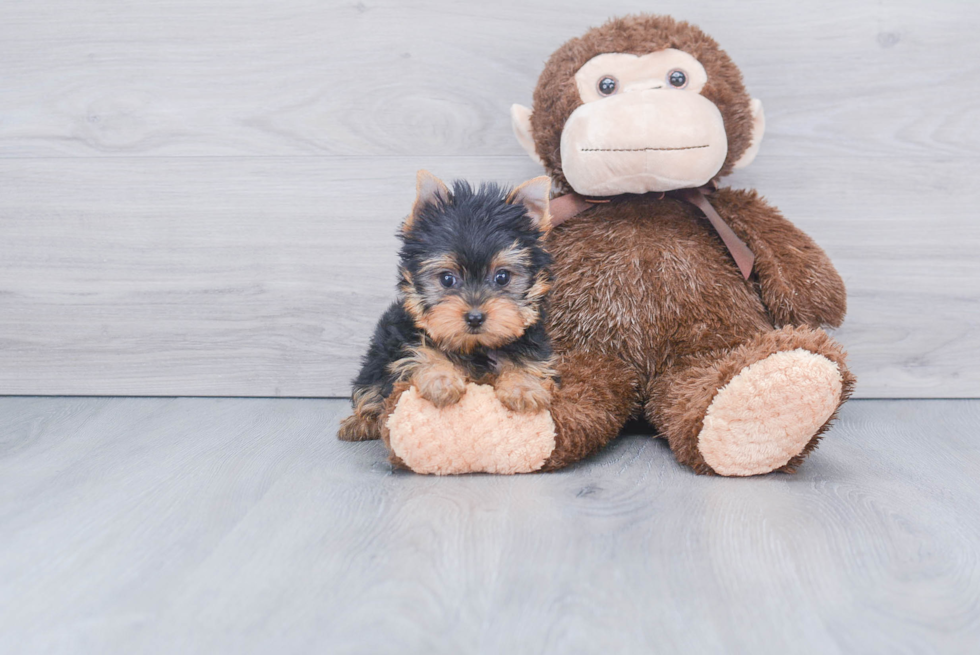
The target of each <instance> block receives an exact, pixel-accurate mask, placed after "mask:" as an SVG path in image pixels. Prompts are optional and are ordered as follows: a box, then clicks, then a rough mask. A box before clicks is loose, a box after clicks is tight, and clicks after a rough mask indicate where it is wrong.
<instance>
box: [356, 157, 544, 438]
mask: <svg viewBox="0 0 980 655" xmlns="http://www.w3.org/2000/svg"><path fill="white" fill-rule="evenodd" d="M549 191H550V181H549V180H548V178H546V177H542V178H536V179H535V180H531V181H529V182H527V183H525V184H523V185H521V186H519V187H517V188H516V189H514V190H513V191H509V192H508V191H505V190H503V189H501V188H500V187H498V186H496V185H493V184H485V185H482V186H480V187H479V188H477V189H474V188H472V187H471V186H470V185H468V184H467V183H465V182H461V181H457V182H456V183H454V185H453V189H452V191H450V190H449V189H448V188H447V187H446V186H445V185H444V184H443V183H442V182H441V181H439V180H438V179H436V178H435V177H433V176H432V175H431V174H429V173H426V172H425V171H422V172H420V173H419V180H418V197H417V199H416V202H415V205H414V207H413V208H412V212H411V214H410V215H409V217H408V218H407V219H406V221H405V223H404V225H403V226H402V229H401V231H400V234H399V236H400V238H401V240H402V248H401V253H400V264H399V275H400V280H399V283H398V299H397V300H396V301H395V302H394V303H393V304H392V305H391V306H390V307H389V308H388V310H387V311H386V312H385V313H384V315H383V316H382V317H381V320H380V321H379V322H378V325H377V328H376V329H375V332H374V336H373V338H372V340H371V344H370V347H369V348H368V352H367V354H366V355H365V356H364V359H363V364H362V367H361V371H360V373H359V374H358V376H357V378H356V379H355V380H354V389H353V395H352V404H353V408H354V412H353V414H352V415H351V416H350V417H348V418H347V419H346V420H345V421H344V422H343V424H342V425H341V428H340V433H339V435H338V436H339V438H340V439H343V440H346V441H361V440H365V439H377V438H380V437H381V436H382V435H381V433H382V425H381V421H382V417H383V416H384V415H385V400H386V399H387V398H388V397H389V396H390V395H391V394H392V391H393V389H395V388H396V386H398V387H399V388H402V387H404V386H405V385H406V384H411V385H414V386H415V387H416V388H417V389H418V391H419V393H420V394H421V395H422V397H423V398H425V399H427V400H429V401H430V402H432V403H433V404H435V405H436V406H438V407H445V406H448V405H451V404H453V403H455V402H457V401H458V400H459V399H460V398H461V397H462V395H463V394H464V393H465V391H466V384H467V383H468V382H475V383H478V384H491V385H493V386H494V388H495V390H496V393H497V396H498V398H499V399H500V401H501V402H502V403H503V404H504V405H505V406H506V407H508V408H509V409H511V410H513V411H517V412H526V411H538V410H541V409H544V408H547V407H548V406H549V405H550V401H551V392H552V389H553V387H554V384H555V378H556V375H555V372H554V370H553V368H552V364H551V359H552V352H551V343H550V341H549V339H548V336H547V333H546V332H545V329H544V320H545V298H546V296H547V293H548V290H549V289H550V286H551V273H550V265H551V257H550V255H549V254H548V252H547V251H546V250H545V248H544V246H543V238H544V236H545V234H546V233H547V231H548V230H549V228H550V225H549V217H548V195H549ZM481 316H482V319H481Z"/></svg>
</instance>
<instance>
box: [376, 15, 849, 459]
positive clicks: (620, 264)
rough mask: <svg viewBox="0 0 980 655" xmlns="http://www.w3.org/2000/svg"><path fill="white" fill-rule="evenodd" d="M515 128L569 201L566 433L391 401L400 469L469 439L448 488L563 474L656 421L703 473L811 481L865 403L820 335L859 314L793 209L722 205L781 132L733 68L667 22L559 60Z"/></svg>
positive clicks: (551, 320)
mask: <svg viewBox="0 0 980 655" xmlns="http://www.w3.org/2000/svg"><path fill="white" fill-rule="evenodd" d="M512 119H513V125H514V131H515V133H516V135H517V138H518V140H519V141H520V143H521V145H522V146H523V147H524V149H525V150H526V151H527V152H528V154H529V155H530V156H531V157H532V158H533V159H534V160H535V161H537V162H539V163H540V164H542V165H543V166H544V168H545V170H546V171H547V173H548V174H549V175H550V176H551V179H552V184H553V188H554V189H555V193H556V195H557V196H558V197H555V198H553V199H552V200H551V206H550V214H551V225H552V229H551V231H550V234H549V235H548V240H547V246H548V249H549V250H550V252H551V254H552V256H553V258H554V264H553V266H552V271H553V274H554V286H553V287H552V289H551V294H550V300H549V310H548V317H547V323H546V325H547V330H548V332H549V333H550V335H551V338H552V340H553V345H554V352H555V356H556V361H555V368H556V369H557V372H558V374H559V376H560V386H559V387H558V388H557V389H556V390H555V392H554V395H553V398H552V401H551V406H550V408H549V410H548V416H547V417H545V418H546V419H548V418H550V420H534V421H529V420H528V417H526V416H521V415H515V414H514V413H511V412H508V411H504V410H503V409H502V408H499V407H496V408H488V403H486V402H481V403H476V402H474V403H472V404H471V405H472V407H471V408H470V407H469V406H467V405H462V404H461V405H459V406H457V407H453V408H448V409H438V410H437V409H436V408H433V407H428V406H426V404H425V402H424V401H419V400H418V398H417V397H416V396H412V399H411V402H407V400H406V402H400V401H401V400H402V399H401V398H399V397H392V398H390V399H389V400H390V402H389V404H388V411H389V414H390V416H388V417H387V419H386V423H385V428H384V429H383V430H382V436H383V438H384V439H385V441H386V443H388V444H389V447H390V448H391V449H392V451H393V455H392V461H395V462H396V463H400V464H404V463H405V462H409V461H410V460H411V459H412V454H413V452H414V451H416V450H418V449H420V448H424V449H428V450H429V451H430V452H431V451H432V450H433V449H437V450H438V448H440V443H441V442H447V443H448V442H449V441H457V442H458V441H459V440H460V439H462V440H466V439H469V440H471V441H472V443H473V444H476V449H477V450H479V451H481V452H482V454H481V455H480V456H478V457H477V456H474V457H471V458H462V459H459V458H457V459H455V460H453V461H447V462H445V463H444V466H442V467H441V468H439V470H438V471H436V472H439V473H465V472H470V471H477V470H492V471H494V472H503V473H517V472H528V471H530V470H555V469H560V468H562V467H564V466H567V465H569V464H571V463H573V462H576V461H578V460H580V459H582V458H584V457H587V456H589V455H591V454H593V453H595V452H597V451H598V450H599V449H601V448H602V447H603V446H604V445H605V444H606V443H608V442H609V441H610V440H611V439H613V438H614V437H616V435H617V434H618V433H619V432H620V430H621V429H622V427H623V425H624V424H625V423H626V422H627V420H629V419H630V418H633V417H643V418H645V419H646V420H647V421H649V423H650V424H651V425H652V426H653V427H654V428H655V430H656V432H657V435H658V436H660V437H664V438H666V440H667V442H668V444H669V445H670V448H671V450H672V452H673V453H674V456H675V457H676V458H677V460H678V461H679V462H681V463H683V464H685V465H687V466H689V467H691V468H692V469H693V470H694V471H695V472H697V473H701V474H718V475H727V476H748V475H758V474H764V473H769V472H771V471H786V472H793V471H794V470H796V468H797V467H798V466H799V465H800V463H801V462H802V461H803V459H804V458H805V457H806V456H807V455H808V454H809V453H810V452H811V451H812V450H813V449H814V448H815V447H816V445H817V443H818V441H819V439H820V437H821V435H822V434H823V433H824V432H825V431H826V430H827V428H828V427H829V426H830V424H831V422H832V420H833V419H834V417H835V416H836V413H837V410H838V409H839V408H840V406H841V404H842V403H843V402H844V401H845V400H846V399H847V398H848V396H849V395H850V393H851V391H852V389H853V386H854V377H853V375H851V373H850V372H849V371H848V368H847V365H846V363H845V354H844V352H843V351H842V349H841V347H840V345H839V344H837V343H836V342H835V341H834V340H833V339H831V337H830V336H828V335H827V333H826V332H824V331H823V329H822V328H823V327H826V326H834V327H836V326H838V325H840V323H841V321H842V320H843V318H844V313H845V310H846V295H845V289H844V284H843V282H842V280H841V278H840V276H839V275H838V273H837V271H836V270H835V269H834V267H833V265H832V264H831V263H830V260H829V259H828V257H827V255H826V254H825V253H824V251H823V250H821V249H820V247H818V246H817V245H816V244H815V243H814V242H813V241H812V240H811V239H810V238H809V237H808V236H807V235H806V234H804V233H803V232H801V231H800V230H799V229H797V228H796V227H795V226H793V224H792V223H790V222H789V221H787V220H786V219H785V218H784V217H783V216H782V214H780V212H779V210H777V209H776V208H775V207H773V206H771V205H769V204H767V203H766V202H765V200H763V198H762V197H761V196H760V195H759V194H758V193H756V192H755V191H751V190H749V191H745V190H734V189H731V188H717V187H716V185H717V181H718V179H719V178H722V177H724V176H726V175H728V174H729V173H731V172H732V170H734V169H737V168H741V167H743V166H747V165H748V164H749V163H751V161H752V160H753V159H754V157H755V155H756V153H757V152H758V149H759V144H760V141H761V139H762V135H763V131H764V127H765V120H764V117H763V111H762V105H761V103H760V102H759V101H758V100H755V99H752V98H751V97H750V96H749V95H748V93H747V92H746V90H745V87H744V86H743V82H742V76H741V73H740V72H739V70H738V68H737V67H736V66H735V64H734V63H733V62H732V61H731V59H729V57H728V55H726V54H725V52H724V51H723V50H721V49H720V48H719V46H718V45H717V43H715V41H714V40H712V39H711V38H710V37H708V36H707V35H706V34H704V33H703V32H702V31H701V30H700V29H698V28H697V27H695V26H693V25H690V24H688V23H684V22H679V21H676V20H674V19H672V18H670V17H666V16H651V15H639V16H631V17H626V18H621V19H616V20H612V21H610V22H608V23H606V24H605V25H603V26H601V27H598V28H595V29H592V30H590V31H588V32H586V33H585V34H584V35H582V36H581V37H579V38H575V39H572V40H570V41H568V42H567V43H565V44H564V45H562V46H561V47H560V48H559V49H558V50H557V51H556V52H555V53H554V54H553V55H552V56H551V58H550V59H549V60H548V62H547V64H546V65H545V68H544V71H543V72H542V74H541V77H540V79H539V80H538V84H537V88H536V89H535V92H534V103H533V107H532V109H530V110H529V109H527V108H524V107H520V106H517V105H515V106H514V107H513V108H512ZM409 395H410V394H406V397H407V396H409ZM464 399H465V396H464ZM490 404H491V405H492V404H493V402H492V401H491V402H490ZM538 418H541V417H538ZM444 419H445V420H444ZM508 421H513V425H510V426H509V427H508ZM511 428H513V429H511ZM501 430H503V431H504V432H506V433H507V434H508V439H510V441H509V443H511V444H512V443H514V442H513V433H514V430H517V431H518V432H520V431H521V430H524V432H523V433H522V439H521V443H522V444H523V447H527V448H531V449H532V450H533V449H537V451H541V450H542V448H543V449H544V452H545V453H546V455H542V456H541V457H539V458H537V459H536V460H534V462H533V464H531V465H527V464H524V465H523V466H522V465H504V466H499V465H497V464H495V463H494V462H495V461H496V460H503V459H505V458H503V456H502V455H495V454H494V448H495V447H496V446H495V445H494V443H493V441H494V437H493V434H494V433H495V432H500V431H501ZM537 451H536V452H537ZM508 461H517V460H508ZM520 461H525V462H526V461H528V460H526V459H525V460H520ZM488 462H489V463H488ZM409 467H411V465H410V464H409Z"/></svg>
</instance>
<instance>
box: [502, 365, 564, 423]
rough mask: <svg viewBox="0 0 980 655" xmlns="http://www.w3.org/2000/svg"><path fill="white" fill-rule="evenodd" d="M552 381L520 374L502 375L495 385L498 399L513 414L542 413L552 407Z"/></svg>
mask: <svg viewBox="0 0 980 655" xmlns="http://www.w3.org/2000/svg"><path fill="white" fill-rule="evenodd" d="M553 386H554V385H553V384H552V382H551V381H550V380H542V379H541V378H539V377H535V376H533V375H528V374H526V373H520V372H510V373H505V374H504V375H501V376H500V378H498V379H497V384H496V385H494V390H495V391H496V392H497V398H498V399H499V400H500V402H501V403H503V405H504V407H506V408H507V409H509V410H511V411H513V412H531V413H533V412H540V411H542V410H544V409H548V407H550V406H551V390H552V387H553Z"/></svg>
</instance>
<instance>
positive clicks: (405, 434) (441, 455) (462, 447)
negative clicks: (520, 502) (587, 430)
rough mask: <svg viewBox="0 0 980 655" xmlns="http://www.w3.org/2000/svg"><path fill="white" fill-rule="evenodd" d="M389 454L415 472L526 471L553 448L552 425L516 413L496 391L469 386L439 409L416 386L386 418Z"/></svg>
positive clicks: (542, 414) (545, 418) (546, 417)
mask: <svg viewBox="0 0 980 655" xmlns="http://www.w3.org/2000/svg"><path fill="white" fill-rule="evenodd" d="M388 436H389V446H390V448H391V451H392V452H393V453H394V455H396V456H397V457H398V458H399V459H400V460H401V461H402V462H404V464H405V465H406V466H407V467H408V468H410V469H411V470H413V471H415V472H416V473H434V474H436V475H451V474H455V473H475V472H484V473H530V472H531V471H537V470H538V469H540V468H541V466H542V465H543V464H544V462H545V460H546V459H547V458H548V456H549V455H551V451H553V450H554V449H555V424H554V423H553V422H552V420H551V414H549V413H548V412H547V411H545V410H542V411H538V412H533V413H527V412H522V413H517V412H513V411H510V410H508V409H507V408H506V407H504V406H503V405H502V404H501V403H500V400H499V399H498V398H497V395H496V394H495V393H494V389H493V387H491V386H487V385H476V384H472V383H470V384H468V385H467V390H466V393H464V394H463V395H462V397H461V398H460V400H459V402H458V403H456V404H454V405H450V406H448V407H443V408H439V407H436V406H435V405H433V404H432V403H430V402H429V401H427V400H425V399H424V398H423V397H422V396H421V395H420V394H419V393H418V390H417V389H416V388H415V387H411V388H409V389H408V390H407V391H405V392H404V393H403V394H402V395H401V397H400V398H399V399H398V404H397V405H396V406H395V410H394V411H393V412H392V413H391V416H390V417H389V418H388Z"/></svg>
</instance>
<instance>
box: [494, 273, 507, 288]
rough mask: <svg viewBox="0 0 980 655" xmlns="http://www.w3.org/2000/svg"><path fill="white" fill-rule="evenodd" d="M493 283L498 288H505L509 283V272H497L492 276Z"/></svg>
mask: <svg viewBox="0 0 980 655" xmlns="http://www.w3.org/2000/svg"><path fill="white" fill-rule="evenodd" d="M493 281H494V283H496V285H497V286H498V287H504V286H507V283H508V282H510V271H503V270H501V271H497V273H496V275H494V276H493Z"/></svg>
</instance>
